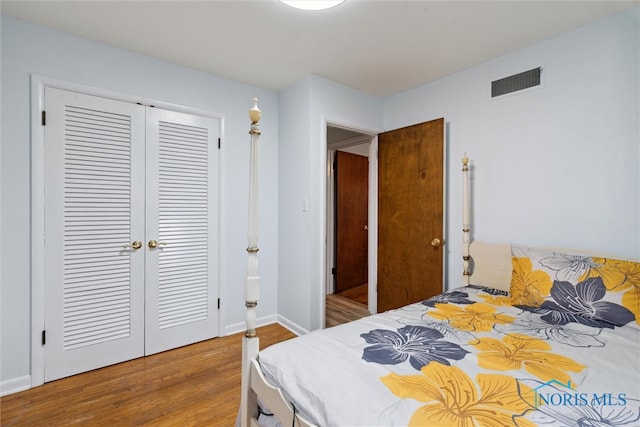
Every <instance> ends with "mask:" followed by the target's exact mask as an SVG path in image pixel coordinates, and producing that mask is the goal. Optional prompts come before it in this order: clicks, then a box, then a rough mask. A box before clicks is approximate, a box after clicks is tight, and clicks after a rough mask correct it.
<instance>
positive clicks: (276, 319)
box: [224, 314, 309, 335]
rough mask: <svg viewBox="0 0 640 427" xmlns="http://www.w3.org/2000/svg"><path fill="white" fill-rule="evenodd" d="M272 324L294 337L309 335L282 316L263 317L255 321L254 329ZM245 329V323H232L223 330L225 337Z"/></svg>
mask: <svg viewBox="0 0 640 427" xmlns="http://www.w3.org/2000/svg"><path fill="white" fill-rule="evenodd" d="M272 323H278V324H280V325H282V326H283V327H285V328H287V329H288V330H290V331H291V332H293V333H294V334H296V335H306V334H308V333H309V331H307V330H306V329H304V328H302V327H300V326H299V325H298V324H297V323H294V322H292V321H290V320H289V319H287V318H286V317H284V316H280V315H279V314H272V315H269V316H264V317H260V318H258V319H256V327H258V328H259V327H260V326H266V325H271V324H272ZM246 329H247V325H246V323H245V322H240V323H234V324H232V325H228V326H226V327H225V328H224V331H225V335H233V334H237V333H239V332H244V331H245V330H246Z"/></svg>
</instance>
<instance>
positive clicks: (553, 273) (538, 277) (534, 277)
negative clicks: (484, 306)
mask: <svg viewBox="0 0 640 427" xmlns="http://www.w3.org/2000/svg"><path fill="white" fill-rule="evenodd" d="M511 256H512V264H513V272H512V276H511V285H510V292H511V304H512V305H517V306H520V307H521V308H525V307H526V308H527V309H529V311H535V312H538V313H541V314H543V318H545V320H549V321H552V322H553V323H560V324H566V323H568V322H578V323H582V324H585V325H590V326H597V327H609V328H611V327H613V326H622V325H625V324H627V323H629V322H634V323H635V324H636V325H639V326H640V262H633V261H624V260H618V259H612V258H599V257H592V256H587V255H574V254H567V253H562V252H555V251H551V250H546V249H539V248H528V247H524V246H519V245H512V246H511Z"/></svg>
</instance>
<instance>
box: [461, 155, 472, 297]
mask: <svg viewBox="0 0 640 427" xmlns="http://www.w3.org/2000/svg"><path fill="white" fill-rule="evenodd" d="M470 209H471V206H470V195H469V158H468V157H467V153H464V157H462V285H463V286H466V285H468V284H469V276H470V275H471V266H470V255H469V246H470V245H471V229H470V225H469V223H470V217H471V215H470Z"/></svg>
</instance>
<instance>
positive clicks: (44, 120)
mask: <svg viewBox="0 0 640 427" xmlns="http://www.w3.org/2000/svg"><path fill="white" fill-rule="evenodd" d="M40 122H41V123H42V126H46V125H47V112H46V111H44V110H42V113H41V114H40Z"/></svg>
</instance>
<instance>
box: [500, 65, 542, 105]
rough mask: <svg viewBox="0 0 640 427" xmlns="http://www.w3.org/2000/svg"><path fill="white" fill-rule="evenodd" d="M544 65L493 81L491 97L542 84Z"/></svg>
mask: <svg viewBox="0 0 640 427" xmlns="http://www.w3.org/2000/svg"><path fill="white" fill-rule="evenodd" d="M541 76H542V67H537V68H533V69H531V70H528V71H523V72H522V73H518V74H514V75H512V76H508V77H504V78H501V79H498V80H494V81H492V82H491V98H497V97H499V96H503V95H507V94H510V93H513V92H518V91H521V90H524V89H529V88H534V87H537V86H540V85H541V82H542V79H541Z"/></svg>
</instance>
